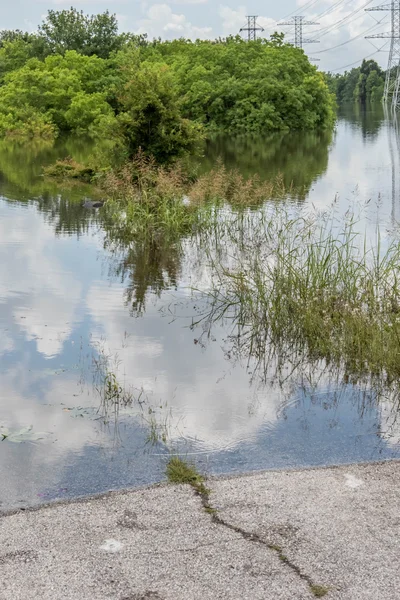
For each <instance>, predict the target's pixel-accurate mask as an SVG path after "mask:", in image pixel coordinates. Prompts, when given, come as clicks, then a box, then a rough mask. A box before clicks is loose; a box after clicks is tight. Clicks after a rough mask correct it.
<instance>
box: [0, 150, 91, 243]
mask: <svg viewBox="0 0 400 600" xmlns="http://www.w3.org/2000/svg"><path fill="white" fill-rule="evenodd" d="M90 148H91V146H90V145H88V143H87V142H85V141H84V140H80V139H77V140H75V139H67V140H64V141H63V142H58V143H57V144H56V145H53V144H52V143H49V142H45V141H43V140H42V141H36V142H31V143H25V144H19V143H16V142H12V141H8V140H3V141H1V142H0V193H1V194H2V195H3V196H4V197H5V198H6V199H8V200H10V201H13V200H18V201H22V202H33V203H34V204H35V206H37V208H38V210H39V211H41V212H43V213H44V214H45V215H46V219H47V220H48V221H49V222H50V223H52V224H53V225H54V227H55V232H56V233H57V234H61V233H67V234H69V233H76V234H78V235H81V234H83V233H85V232H86V231H87V230H88V228H89V226H90V224H91V223H92V222H93V220H94V219H95V218H97V215H96V213H95V212H94V211H88V210H87V209H85V208H84V207H83V200H84V198H85V197H86V196H89V197H92V196H93V189H92V188H91V187H90V186H88V185H86V184H83V183H80V182H59V181H55V180H51V179H49V178H44V177H42V176H41V174H42V169H43V166H45V165H48V164H50V163H52V162H54V161H55V160H56V159H57V158H59V157H60V156H66V155H68V154H72V153H73V154H74V155H75V156H80V157H82V156H83V155H85V154H86V155H87V154H88V153H89V152H90Z"/></svg>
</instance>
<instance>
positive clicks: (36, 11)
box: [0, 0, 390, 71]
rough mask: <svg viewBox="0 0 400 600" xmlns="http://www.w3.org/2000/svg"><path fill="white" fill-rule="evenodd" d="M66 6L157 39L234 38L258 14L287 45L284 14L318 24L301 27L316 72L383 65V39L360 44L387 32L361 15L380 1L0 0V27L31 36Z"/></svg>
mask: <svg viewBox="0 0 400 600" xmlns="http://www.w3.org/2000/svg"><path fill="white" fill-rule="evenodd" d="M71 4H72V5H73V6H75V7H76V8H78V9H81V10H83V11H85V12H87V13H96V12H103V11H104V10H106V9H108V10H109V11H110V12H113V13H115V14H116V15H117V17H118V20H119V24H120V29H121V30H122V31H130V32H134V33H147V34H148V35H149V37H150V38H153V37H161V38H162V39H173V38H179V37H182V36H183V37H188V38H192V39H196V38H215V37H219V36H226V35H229V34H236V33H238V32H239V30H240V28H241V27H243V26H245V23H246V15H248V14H250V15H259V17H258V23H259V25H260V26H262V27H264V29H265V32H264V33H262V34H261V35H263V36H267V37H268V36H269V35H270V34H271V33H273V31H274V30H278V31H285V32H286V33H287V39H288V40H290V39H292V38H293V28H292V27H290V26H287V27H283V26H277V24H278V23H280V21H281V20H282V19H284V20H286V19H287V18H288V19H289V20H290V16H289V15H290V14H291V13H294V14H296V15H304V16H305V17H306V18H307V20H308V21H314V22H316V23H319V25H310V26H307V27H305V28H304V34H305V37H307V38H309V39H312V38H315V39H319V40H320V41H319V43H313V44H306V45H305V46H304V50H305V51H306V53H307V54H308V55H309V56H310V57H313V58H315V59H317V58H318V59H319V61H318V62H316V64H317V65H318V67H319V68H320V69H321V70H324V71H328V70H329V71H343V70H344V68H345V67H348V68H351V67H352V66H358V65H359V64H360V62H361V60H362V58H366V57H368V58H374V59H375V60H377V61H378V62H379V63H380V64H381V65H382V66H383V67H385V66H386V64H387V60H388V49H389V40H387V39H373V40H365V39H364V35H375V34H380V33H387V32H388V31H389V29H390V14H389V13H388V12H384V11H379V12H365V10H364V8H369V7H374V6H376V5H379V4H382V0H381V1H380V0H280V1H279V2H277V1H276V0H273V1H272V0H247V2H244V1H242V2H240V0H239V3H238V2H237V0H221V2H218V1H215V0H158V1H157V0H75V1H74V0H13V2H9V1H8V0H0V17H1V25H0V27H1V28H2V29H17V28H18V29H23V30H26V31H35V29H36V28H37V26H38V24H39V23H40V22H41V21H42V19H43V18H44V16H45V15H46V13H47V10H49V9H53V10H62V9H64V8H69V7H70V6H71ZM379 22H380V23H379ZM352 38H355V39H352ZM349 40H351V41H349ZM378 50H380V51H378ZM353 63H354V64H353Z"/></svg>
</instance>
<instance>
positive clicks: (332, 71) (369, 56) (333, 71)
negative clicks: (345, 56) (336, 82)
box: [330, 44, 386, 73]
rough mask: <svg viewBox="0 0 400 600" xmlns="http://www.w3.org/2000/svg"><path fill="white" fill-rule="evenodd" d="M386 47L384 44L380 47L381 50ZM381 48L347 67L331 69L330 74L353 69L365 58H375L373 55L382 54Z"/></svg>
mask: <svg viewBox="0 0 400 600" xmlns="http://www.w3.org/2000/svg"><path fill="white" fill-rule="evenodd" d="M385 46H386V44H384V45H383V46H382V48H384V47H385ZM382 48H380V50H376V51H375V52H372V53H371V54H368V56H364V58H360V60H356V61H355V62H353V63H350V64H349V65H344V66H343V67H339V68H338V69H331V71H330V72H331V73H335V71H342V70H343V69H348V68H349V67H354V65H358V64H360V62H362V61H363V60H366V59H367V58H371V56H375V54H379V52H382Z"/></svg>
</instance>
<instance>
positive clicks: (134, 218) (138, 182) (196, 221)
mask: <svg viewBox="0 0 400 600" xmlns="http://www.w3.org/2000/svg"><path fill="white" fill-rule="evenodd" d="M44 174H45V175H46V176H49V177H56V178H60V177H61V178H73V179H76V178H78V179H84V180H85V181H87V180H88V178H89V179H90V180H91V181H92V183H94V184H95V185H96V186H97V187H98V188H99V189H101V192H102V194H103V195H104V198H105V199H106V200H107V202H106V207H105V211H104V212H105V215H106V216H107V217H108V220H109V223H110V224H111V225H112V226H113V227H114V229H116V230H117V231H119V232H120V237H121V238H125V239H127V238H128V237H129V236H131V237H132V236H134V235H136V234H143V233H147V234H148V233H152V232H154V231H159V230H162V231H168V232H169V233H170V234H171V235H177V234H180V235H181V234H188V233H191V232H193V231H194V230H201V229H203V228H204V227H206V226H208V225H209V224H210V221H212V219H213V217H215V214H216V211H215V207H216V206H221V205H222V204H225V203H228V204H230V205H232V206H235V207H243V206H249V205H254V206H255V205H260V204H261V203H262V202H265V201H266V200H269V199H271V198H278V197H284V196H286V195H287V191H286V189H285V186H284V183H283V179H282V177H277V178H276V179H275V180H274V181H263V180H261V179H260V178H259V177H258V176H254V177H251V178H248V179H245V178H244V177H243V176H242V175H241V174H240V173H239V172H238V171H234V170H232V171H228V170H227V169H226V168H225V167H224V165H223V164H222V162H218V163H217V165H216V167H215V169H213V170H212V171H210V172H208V173H206V174H203V175H200V176H198V175H197V174H196V173H195V172H194V171H193V168H192V169H188V167H187V166H186V165H184V164H183V163H179V162H177V163H175V164H173V165H172V166H171V165H170V166H160V165H158V164H157V163H156V162H155V161H154V159H152V158H149V157H148V156H146V155H144V154H142V153H139V154H138V155H137V156H136V157H135V158H134V159H133V160H131V161H129V162H126V163H125V164H123V166H122V167H120V168H115V169H106V170H104V169H103V170H101V171H100V172H98V173H97V174H96V173H95V172H94V170H93V168H91V167H85V166H84V165H81V164H79V163H77V162H76V161H74V160H73V159H71V158H67V159H65V160H59V161H57V162H56V163H55V164H54V165H52V166H50V167H47V168H46V169H44Z"/></svg>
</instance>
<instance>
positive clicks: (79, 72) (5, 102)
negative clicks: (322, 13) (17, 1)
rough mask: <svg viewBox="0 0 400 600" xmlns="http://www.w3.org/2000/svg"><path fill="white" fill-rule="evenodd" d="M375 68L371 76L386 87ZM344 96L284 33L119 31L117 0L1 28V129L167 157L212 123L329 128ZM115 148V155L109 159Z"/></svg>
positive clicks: (191, 144)
mask: <svg viewBox="0 0 400 600" xmlns="http://www.w3.org/2000/svg"><path fill="white" fill-rule="evenodd" d="M376 83H377V82H376V81H375V79H374V76H373V74H372V73H371V76H370V78H369V79H368V75H367V74H366V81H365V87H366V89H368V90H370V92H369V93H370V94H371V95H375V96H376V95H377V92H376V87H377V86H376ZM333 109H334V102H333V98H332V96H331V94H330V92H329V89H328V86H327V85H326V82H325V80H324V78H323V76H322V75H321V74H320V73H318V71H317V70H316V68H315V67H314V66H312V65H311V64H310V62H309V61H308V59H307V57H306V56H305V54H304V53H303V52H302V51H301V50H299V49H296V48H293V47H292V46H290V45H287V44H285V43H284V40H283V37H282V36H281V35H280V34H275V35H274V36H272V38H271V40H270V41H266V40H258V41H255V42H249V43H247V42H244V41H243V40H242V39H241V38H240V37H239V36H236V37H228V38H227V39H226V40H222V39H219V40H216V41H213V42H212V41H200V40H198V41H196V42H191V41H189V40H185V39H181V40H175V41H173V42H161V41H160V40H155V41H153V42H148V41H147V38H146V36H133V35H120V34H119V33H118V26H117V19H116V17H115V15H111V14H110V13H109V12H108V11H106V12H104V13H102V14H98V15H91V16H89V15H85V14H84V13H83V12H82V11H77V10H76V9H74V8H71V9H69V10H61V11H54V10H50V11H49V12H48V14H47V17H46V18H45V20H44V22H43V23H42V24H41V26H40V27H39V29H38V33H36V34H28V33H24V32H22V31H19V30H17V31H3V32H1V33H0V135H2V136H9V135H12V136H18V137H22V136H25V137H28V138H32V137H44V138H50V137H55V136H56V135H57V134H58V133H59V132H64V131H67V132H68V131H73V132H76V133H80V134H82V133H89V134H90V135H96V136H98V137H102V138H107V139H109V140H111V141H112V143H113V144H114V146H115V150H116V151H115V153H114V154H115V156H117V157H118V159H119V158H122V159H123V158H127V157H132V156H134V155H135V154H136V153H137V152H138V150H139V149H140V150H141V151H142V152H143V153H145V154H147V155H152V156H155V157H156V159H157V161H158V162H160V163H166V162H168V161H171V160H173V159H175V158H176V157H179V156H180V155H182V154H184V153H188V152H189V151H193V150H194V149H196V147H197V146H198V144H199V142H201V141H202V139H203V137H204V136H203V131H204V130H207V131H224V132H228V133H229V134H238V133H246V134H249V133H250V134H260V133H261V134H264V133H265V132H269V131H275V130H294V129H296V130H304V129H323V128H329V127H330V126H331V125H332V123H333V118H334V113H333ZM113 159H114V157H113V156H112V155H110V157H109V162H111V161H112V160H113Z"/></svg>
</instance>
